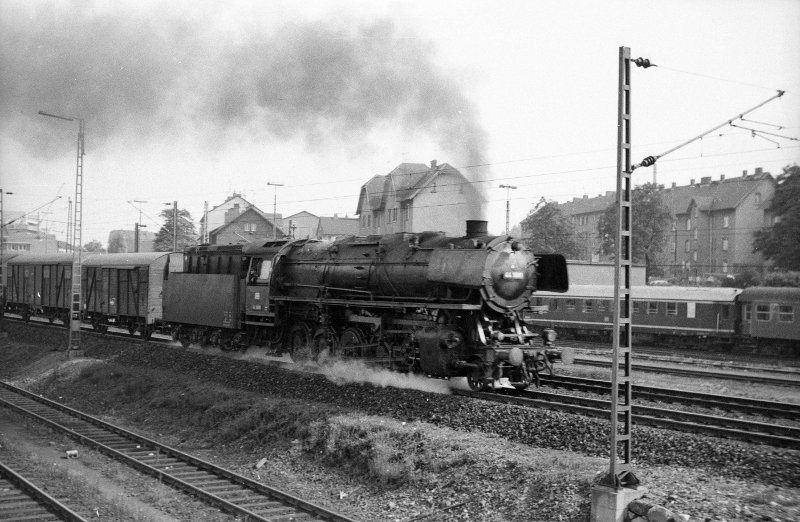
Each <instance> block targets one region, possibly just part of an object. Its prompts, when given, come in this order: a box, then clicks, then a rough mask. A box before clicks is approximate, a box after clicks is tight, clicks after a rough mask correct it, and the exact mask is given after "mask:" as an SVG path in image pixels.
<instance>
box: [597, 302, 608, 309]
mask: <svg viewBox="0 0 800 522" xmlns="http://www.w3.org/2000/svg"><path fill="white" fill-rule="evenodd" d="M597 311H598V312H608V301H606V300H605V299H598V300H597Z"/></svg>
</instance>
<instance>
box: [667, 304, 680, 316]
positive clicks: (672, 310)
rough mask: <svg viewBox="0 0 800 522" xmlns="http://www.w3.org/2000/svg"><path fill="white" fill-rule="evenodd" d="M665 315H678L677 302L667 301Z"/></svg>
mask: <svg viewBox="0 0 800 522" xmlns="http://www.w3.org/2000/svg"><path fill="white" fill-rule="evenodd" d="M667 315H678V303H667Z"/></svg>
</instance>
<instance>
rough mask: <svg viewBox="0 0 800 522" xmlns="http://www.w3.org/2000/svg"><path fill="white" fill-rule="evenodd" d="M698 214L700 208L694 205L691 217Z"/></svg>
mask: <svg viewBox="0 0 800 522" xmlns="http://www.w3.org/2000/svg"><path fill="white" fill-rule="evenodd" d="M699 215H700V209H699V208H698V207H694V208H693V209H692V217H697V216H699Z"/></svg>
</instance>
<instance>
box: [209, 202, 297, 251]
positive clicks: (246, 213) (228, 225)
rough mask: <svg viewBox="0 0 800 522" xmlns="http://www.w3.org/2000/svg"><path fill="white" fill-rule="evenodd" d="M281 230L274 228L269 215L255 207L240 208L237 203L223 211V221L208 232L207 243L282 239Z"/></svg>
mask: <svg viewBox="0 0 800 522" xmlns="http://www.w3.org/2000/svg"><path fill="white" fill-rule="evenodd" d="M284 237H285V234H284V233H283V231H281V230H280V229H279V228H276V227H275V225H274V224H273V222H272V220H271V219H270V216H268V215H266V214H264V213H263V212H261V211H260V210H258V209H257V208H256V207H253V206H251V207H248V208H245V209H241V208H240V207H239V205H238V203H237V204H234V206H233V207H231V208H230V209H228V211H227V212H226V213H225V223H223V224H222V225H220V226H218V227H217V228H215V229H213V230H211V231H210V232H209V233H208V239H209V244H212V245H239V244H245V243H249V242H251V241H256V240H258V239H273V238H277V239H282V238H284Z"/></svg>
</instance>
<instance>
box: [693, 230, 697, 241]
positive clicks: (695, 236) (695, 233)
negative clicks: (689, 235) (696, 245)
mask: <svg viewBox="0 0 800 522" xmlns="http://www.w3.org/2000/svg"><path fill="white" fill-rule="evenodd" d="M694 238H695V239H697V229H696V228H695V229H694Z"/></svg>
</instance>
